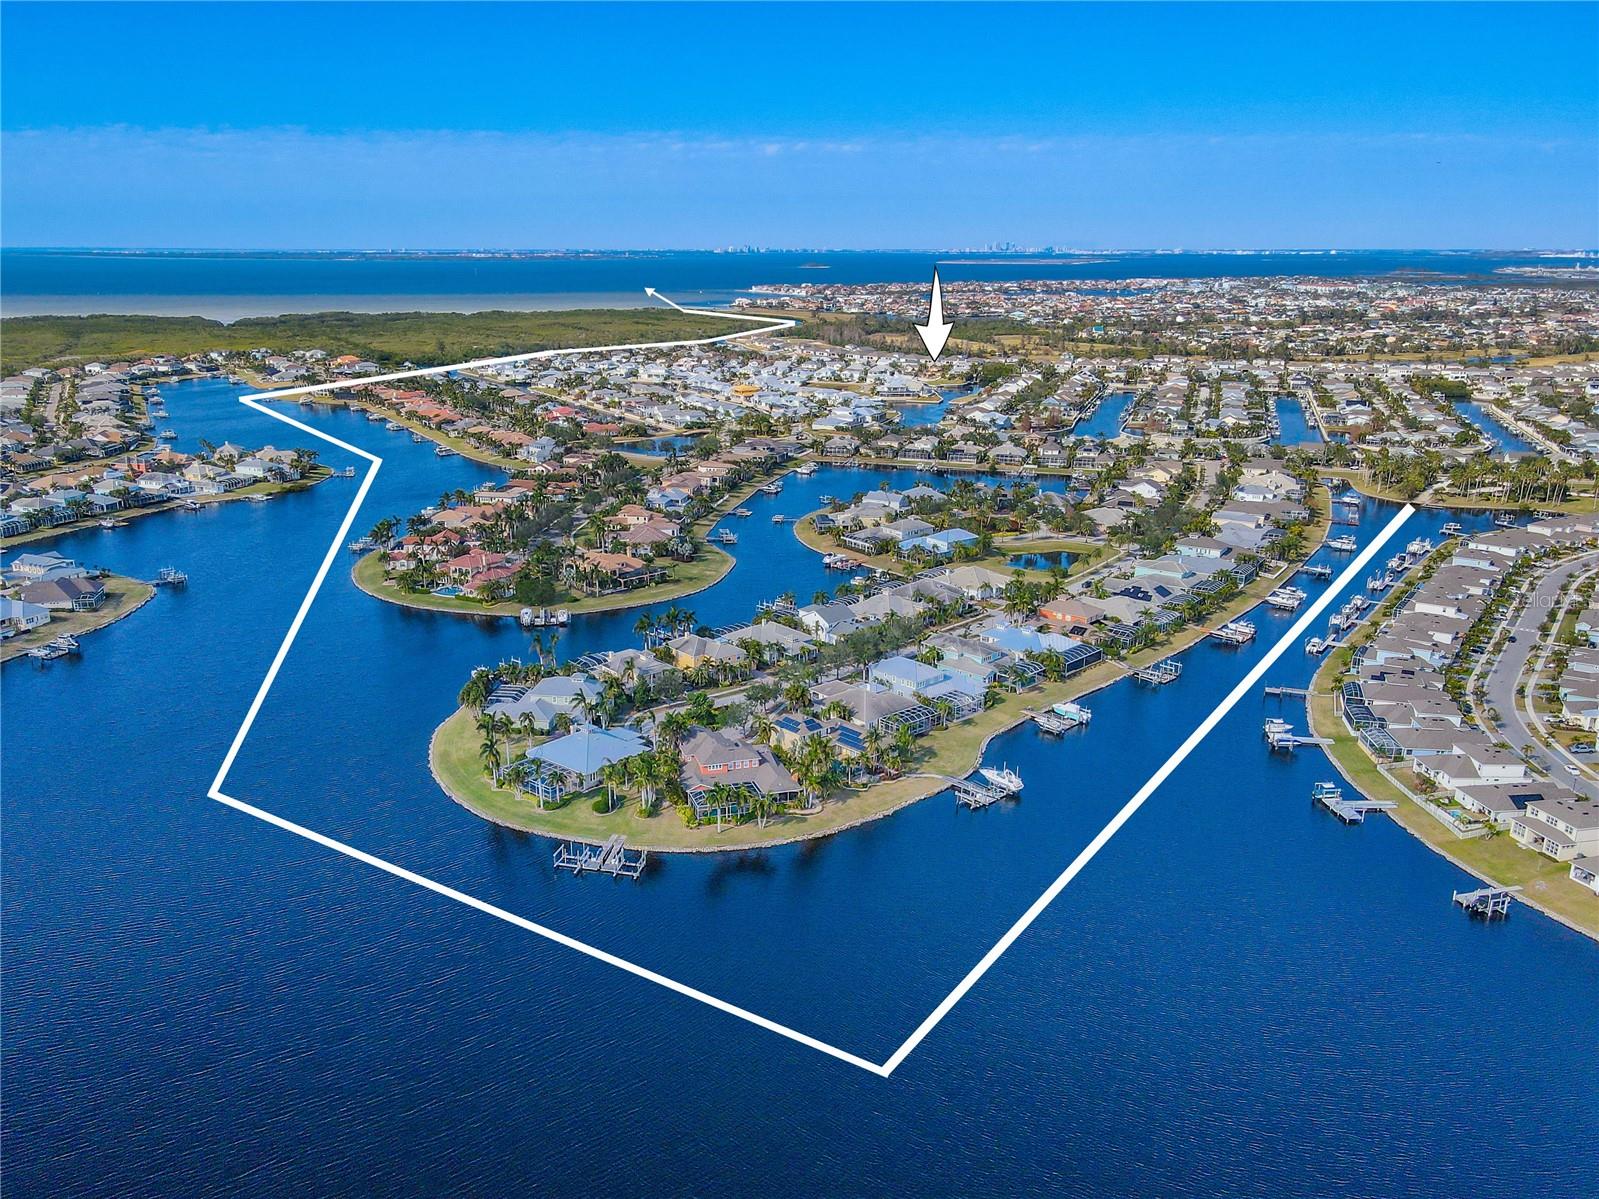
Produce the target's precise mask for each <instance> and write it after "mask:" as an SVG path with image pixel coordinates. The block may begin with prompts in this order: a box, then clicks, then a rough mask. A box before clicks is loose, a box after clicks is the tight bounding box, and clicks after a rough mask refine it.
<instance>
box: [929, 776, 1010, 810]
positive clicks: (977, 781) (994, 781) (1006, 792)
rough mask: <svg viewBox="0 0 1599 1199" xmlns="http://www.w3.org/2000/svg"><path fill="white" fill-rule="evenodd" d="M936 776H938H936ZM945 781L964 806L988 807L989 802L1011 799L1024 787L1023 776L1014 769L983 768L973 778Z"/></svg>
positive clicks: (948, 779)
mask: <svg viewBox="0 0 1599 1199" xmlns="http://www.w3.org/2000/svg"><path fill="white" fill-rule="evenodd" d="M935 777H936V776H935ZM944 781H945V782H947V783H948V784H949V786H950V790H952V791H953V792H955V802H956V803H958V804H960V805H961V806H962V807H963V808H972V809H974V810H975V809H977V808H986V807H988V805H989V804H993V803H998V802H999V801H1000V800H1002V799H1009V798H1010V797H1011V796H1013V795H1015V794H1017V793H1018V792H1020V791H1021V789H1022V780H1021V776H1020V775H1018V774H1017V773H1016V772H1015V771H1014V770H1008V769H1006V770H993V769H986V768H985V769H983V770H981V771H979V772H978V775H977V776H976V777H973V778H964V779H957V778H948V777H945V779H944Z"/></svg>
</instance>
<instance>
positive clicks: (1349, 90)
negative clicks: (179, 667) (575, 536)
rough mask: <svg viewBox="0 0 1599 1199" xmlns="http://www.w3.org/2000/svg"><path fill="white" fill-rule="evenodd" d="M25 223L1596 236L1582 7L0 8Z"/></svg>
mask: <svg viewBox="0 0 1599 1199" xmlns="http://www.w3.org/2000/svg"><path fill="white" fill-rule="evenodd" d="M0 22H3V29H0V34H3V37H0V66H3V75H0V128H3V131H4V142H3V148H0V154H3V163H0V165H3V168H4V171H3V181H0V201H3V214H0V215H3V218H4V220H3V227H0V236H3V238H4V242H5V244H7V245H11V246H23V245H107V246H130V245H132V246H208V247H210V246H215V247H265V248H272V247H295V248H298V247H355V246H363V247H384V248H388V247H413V248H420V247H457V246H463V247H464V246H538V247H550V246H573V247H575V246H585V247H654V246H667V247H692V246H716V245H725V244H744V243H755V244H762V245H772V246H796V247H797V246H805V247H821V246H836V247H872V246H916V247H951V246H967V245H974V244H981V243H985V242H990V241H996V240H1010V241H1016V242H1020V243H1024V244H1056V245H1064V246H1081V247H1105V248H1114V247H1148V246H1161V247H1188V248H1198V247H1264V246H1336V247H1376V246H1404V247H1416V246H1449V247H1463V246H1481V247H1495V248H1519V247H1524V246H1540V247H1554V246H1560V247H1565V246H1579V245H1580V246H1593V245H1595V244H1596V242H1599V166H1596V163H1599V55H1596V54H1594V53H1593V48H1594V47H1595V46H1596V45H1599V6H1595V5H1591V4H1583V5H1576V4H1572V5H1553V6H1548V7H1543V6H1531V5H1513V6H1504V7H1501V6H1496V5H1487V4H1469V5H1463V6H1458V7H1457V6H1453V5H1445V4H1418V5H1412V6H1397V7H1389V6H1385V5H1368V4H1357V5H1351V6H1347V7H1336V6H1320V5H1299V4H1286V5H1280V6H1279V5H1267V4H1252V5H1242V6H1236V7H1231V6H1205V5H1199V4H1192V5H1175V6H1166V5H1158V4H1142V5H1131V6H1125V7H1115V6H1104V7H1101V6H1089V5H1069V6H1058V7H1057V6H1045V5H1023V6H1019V7H1000V6H994V5H989V6H982V7H964V6H956V5H936V6H930V7H921V6H913V5H908V4H898V5H887V6H867V5H843V4H839V5H810V6H799V7H790V6H787V5H779V4H760V5H751V6H744V5H734V4H715V5H708V6H670V5H652V6H643V7H634V6H629V5H608V4H607V5H576V4H571V5H555V6H549V7H522V6H512V5H486V6H482V7H467V6H456V7H436V6H433V5H429V4H402V5H398V6H383V5H351V6H339V5H331V4H329V5H309V6H298V5H268V6H261V7H257V6H253V5H242V4H216V5H199V4H184V5H177V6H170V7H169V6H163V5H150V4H135V5H127V6H117V5H103V4H97V5H86V6H81V7H80V6H71V5H58V4H48V5H46V4H15V3H9V4H5V5H4V6H3V7H0Z"/></svg>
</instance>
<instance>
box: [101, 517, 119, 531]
mask: <svg viewBox="0 0 1599 1199" xmlns="http://www.w3.org/2000/svg"><path fill="white" fill-rule="evenodd" d="M100 527H101V528H102V529H115V528H117V527H118V526H117V522H116V521H114V520H110V519H106V520H102V521H101V522H100Z"/></svg>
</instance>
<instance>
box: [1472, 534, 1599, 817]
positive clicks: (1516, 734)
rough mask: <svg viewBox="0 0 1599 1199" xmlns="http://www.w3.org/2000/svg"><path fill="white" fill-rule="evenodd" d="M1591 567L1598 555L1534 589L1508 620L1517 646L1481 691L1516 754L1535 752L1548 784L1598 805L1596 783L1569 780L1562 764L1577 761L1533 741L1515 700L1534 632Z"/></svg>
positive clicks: (1509, 648)
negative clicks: (1576, 578) (1552, 782)
mask: <svg viewBox="0 0 1599 1199" xmlns="http://www.w3.org/2000/svg"><path fill="white" fill-rule="evenodd" d="M1596 565H1599V554H1583V555H1581V556H1579V557H1577V558H1574V559H1572V560H1571V561H1570V562H1566V563H1562V564H1561V565H1560V566H1557V567H1555V569H1553V570H1551V571H1550V572H1549V573H1548V574H1546V575H1544V576H1543V577H1542V578H1540V579H1539V580H1538V581H1537V582H1536V583H1535V584H1534V585H1533V589H1532V593H1531V595H1530V597H1529V599H1528V600H1527V602H1525V603H1524V604H1523V605H1522V606H1521V609H1520V610H1519V611H1518V612H1517V613H1516V614H1515V615H1514V616H1513V617H1511V619H1510V623H1509V626H1508V628H1509V632H1510V633H1511V634H1512V635H1513V636H1514V637H1515V638H1516V640H1515V641H1514V642H1507V643H1506V644H1505V649H1504V653H1502V654H1501V655H1500V656H1499V660H1498V661H1497V662H1495V663H1494V664H1493V667H1492V668H1491V669H1490V670H1489V672H1488V677H1487V681H1486V686H1487V692H1488V703H1489V704H1490V705H1491V706H1492V707H1493V708H1494V709H1495V710H1496V711H1497V712H1498V713H1499V720H1500V724H1501V726H1502V727H1503V729H1504V733H1505V737H1506V739H1507V740H1508V741H1509V742H1510V744H1511V745H1512V746H1514V747H1515V748H1516V749H1518V750H1519V749H1520V748H1521V747H1522V746H1523V745H1528V744H1531V745H1536V746H1538V749H1537V751H1536V752H1537V756H1538V757H1539V758H1541V759H1542V760H1543V761H1544V762H1545V763H1546V766H1547V769H1548V771H1549V775H1550V777H1551V778H1553V779H1554V780H1555V781H1557V782H1559V783H1562V784H1565V785H1567V786H1569V787H1571V789H1572V790H1574V791H1577V792H1579V793H1580V794H1583V795H1587V796H1590V797H1592V798H1594V799H1599V782H1595V781H1594V780H1593V779H1592V778H1590V777H1588V776H1587V775H1583V776H1581V777H1574V776H1572V775H1571V774H1570V773H1569V772H1568V771H1567V770H1566V764H1567V762H1576V761H1577V759H1575V758H1572V757H1570V756H1568V755H1566V754H1564V753H1563V752H1561V753H1556V752H1555V751H1553V750H1550V749H1549V748H1548V747H1546V746H1544V745H1543V743H1542V742H1541V741H1540V740H1539V739H1538V738H1537V737H1535V736H1533V732H1532V729H1531V727H1530V725H1531V720H1530V719H1529V717H1528V716H1527V713H1526V712H1525V711H1524V710H1523V708H1522V706H1521V704H1520V702H1519V701H1518V700H1517V697H1516V683H1517V681H1518V680H1519V679H1520V678H1521V677H1522V675H1523V674H1524V673H1525V672H1526V669H1527V663H1528V661H1529V659H1531V658H1532V657H1533V654H1534V652H1535V651H1537V650H1538V649H1539V644H1538V642H1539V636H1538V626H1539V625H1541V624H1542V623H1543V620H1544V617H1546V616H1547V615H1549V614H1550V613H1551V612H1553V611H1555V610H1556V609H1557V608H1558V607H1559V606H1560V592H1561V591H1562V590H1563V589H1564V587H1565V586H1566V584H1567V582H1569V581H1570V580H1571V578H1572V577H1573V576H1574V575H1578V574H1581V573H1582V572H1584V571H1586V570H1591V569H1593V568H1594V567H1595V566H1596Z"/></svg>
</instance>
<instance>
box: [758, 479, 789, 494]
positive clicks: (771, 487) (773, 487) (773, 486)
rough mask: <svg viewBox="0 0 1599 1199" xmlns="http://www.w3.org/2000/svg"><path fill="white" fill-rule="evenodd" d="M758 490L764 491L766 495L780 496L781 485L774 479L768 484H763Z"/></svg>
mask: <svg viewBox="0 0 1599 1199" xmlns="http://www.w3.org/2000/svg"><path fill="white" fill-rule="evenodd" d="M760 490H762V491H764V492H765V493H766V494H767V495H780V494H781V493H782V491H783V485H782V484H781V483H779V482H778V481H777V480H776V479H773V480H772V481H771V482H770V483H763V484H762V485H761V488H760Z"/></svg>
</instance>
